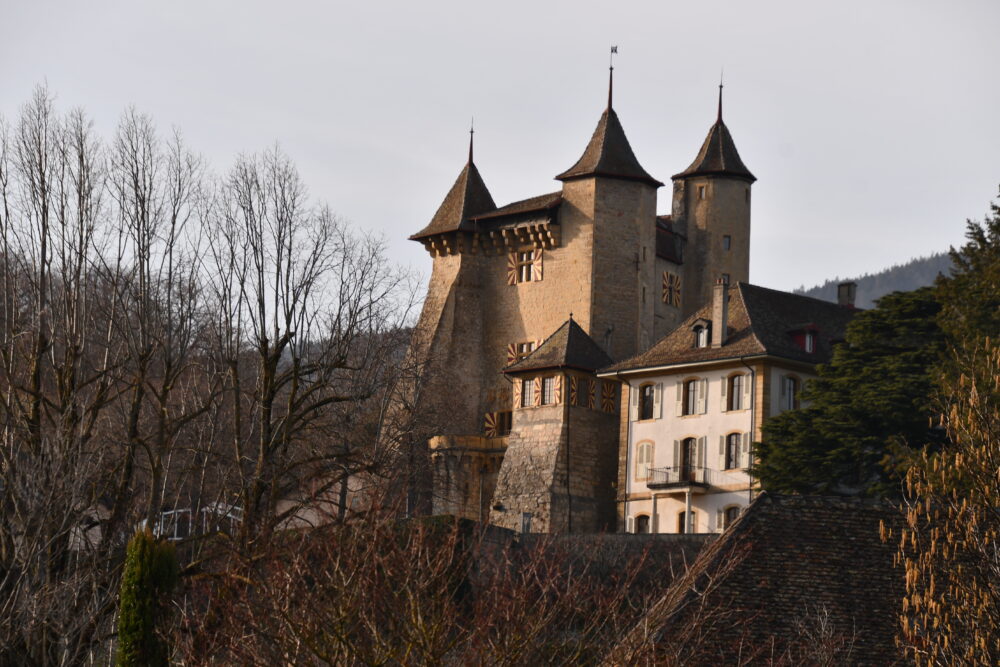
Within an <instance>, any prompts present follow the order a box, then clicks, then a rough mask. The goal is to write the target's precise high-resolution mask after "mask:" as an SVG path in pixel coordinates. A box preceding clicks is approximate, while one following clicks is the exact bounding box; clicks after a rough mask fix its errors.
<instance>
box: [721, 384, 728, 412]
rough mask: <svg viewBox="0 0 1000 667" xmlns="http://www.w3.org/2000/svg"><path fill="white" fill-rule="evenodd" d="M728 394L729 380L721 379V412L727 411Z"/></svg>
mask: <svg viewBox="0 0 1000 667" xmlns="http://www.w3.org/2000/svg"><path fill="white" fill-rule="evenodd" d="M728 392H729V378H722V406H721V409H722V411H723V412H726V411H727V410H728V409H729V403H728V402H727V401H726V396H727V394H728Z"/></svg>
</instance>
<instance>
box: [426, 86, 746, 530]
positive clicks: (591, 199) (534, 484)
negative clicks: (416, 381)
mask: <svg viewBox="0 0 1000 667" xmlns="http://www.w3.org/2000/svg"><path fill="white" fill-rule="evenodd" d="M612 74H613V72H612ZM611 91H612V88H611V82H610V81H609V90H608V105H607V108H606V109H605V111H604V113H603V114H601V117H600V120H599V121H598V123H597V128H596V129H595V131H594V134H593V136H592V137H591V139H590V142H589V143H588V144H587V146H586V148H585V149H584V151H583V155H582V156H581V157H580V159H579V160H578V161H577V162H576V164H574V165H572V166H571V167H570V168H569V169H567V170H565V171H563V172H562V173H560V174H559V175H558V176H556V179H557V180H559V181H560V182H561V188H560V189H559V190H557V191H555V192H551V193H549V194H543V195H540V196H536V197H531V198H528V199H524V200H521V201H517V202H514V203H511V204H507V205H506V206H500V207H498V206H497V205H496V204H495V203H494V201H493V197H492V196H491V195H490V192H489V189H488V188H487V186H486V183H485V182H484V180H483V178H482V176H481V175H480V173H479V170H478V169H477V167H476V165H475V163H474V161H473V147H472V142H471V139H470V145H469V158H468V162H467V163H466V164H465V166H464V168H463V169H462V171H461V173H460V174H459V176H458V179H457V180H456V181H455V184H454V185H453V186H452V188H451V190H450V191H449V192H448V194H447V196H446V197H445V198H444V201H443V202H442V204H441V206H440V207H439V208H438V210H437V212H436V213H435V214H434V216H433V218H432V219H431V221H430V223H429V224H428V225H427V226H426V227H424V228H423V229H422V230H420V231H419V232H417V233H416V234H414V235H413V236H411V237H410V238H411V239H413V240H415V241H418V242H420V243H421V244H423V246H424V247H425V248H426V249H427V251H428V252H429V253H430V255H431V257H432V258H433V270H432V275H431V279H430V284H429V287H428V291H427V296H426V300H425V302H424V306H423V311H422V313H421V315H420V319H419V321H418V324H417V327H416V329H415V332H414V338H413V342H412V344H411V354H413V355H415V356H416V358H417V359H419V360H420V361H421V362H422V363H423V365H424V380H423V384H422V388H421V390H420V393H419V396H418V398H417V399H416V402H415V406H414V409H416V410H418V411H420V412H422V413H424V414H428V415H434V416H435V423H434V426H435V429H434V434H433V436H432V437H430V439H429V441H428V449H429V453H430V456H431V461H432V466H433V477H434V479H433V511H434V512H435V513H447V514H453V515H456V516H462V517H466V518H470V519H476V520H489V521H490V522H491V523H493V524H496V525H500V526H504V527H507V528H513V529H517V530H530V531H532V532H591V531H599V530H614V529H615V528H616V526H618V525H621V521H622V517H623V514H622V509H621V502H620V499H619V498H618V496H619V495H620V494H619V487H620V483H619V481H618V478H619V470H620V468H621V466H622V465H623V463H624V461H623V460H620V459H622V458H623V457H622V453H621V447H620V445H619V443H620V442H628V438H627V436H623V431H624V430H625V429H626V428H627V426H626V425H627V420H623V419H622V410H623V406H624V409H625V410H627V409H628V408H627V405H628V403H627V401H628V400H629V399H628V397H627V395H623V394H627V389H626V390H625V391H624V392H623V390H622V389H623V385H622V384H621V383H620V382H619V381H618V380H617V379H615V378H612V377H607V376H605V377H598V376H597V375H596V371H597V370H599V369H601V368H605V367H608V366H610V365H611V364H613V363H617V362H621V361H623V360H626V359H629V358H631V357H634V356H635V355H637V354H638V353H639V352H641V351H643V350H646V349H647V348H648V347H649V346H650V345H651V344H653V343H654V342H656V341H657V340H659V339H661V338H662V337H663V336H664V335H666V334H667V333H668V332H670V331H672V330H674V329H675V328H676V327H677V326H678V325H679V324H680V323H681V322H682V321H684V320H685V318H687V317H689V316H690V315H691V314H692V313H694V312H695V311H697V309H698V308H699V307H700V306H702V305H703V304H704V303H705V302H707V301H710V300H711V298H712V294H713V286H714V285H715V284H716V283H717V282H718V281H720V280H721V281H723V282H724V283H726V284H733V285H735V284H736V283H741V282H746V281H747V279H748V277H749V257H750V254H749V250H750V205H751V186H752V184H753V183H754V181H755V180H756V179H755V177H754V176H753V174H751V173H750V171H749V170H748V169H747V168H746V166H745V165H744V164H743V162H742V160H741V159H740V156H739V153H738V151H737V149H736V145H735V143H734V141H733V138H732V135H731V134H730V132H729V130H728V128H727V127H726V125H725V123H724V122H723V120H722V87H721V86H720V87H719V106H718V115H717V118H716V120H715V122H714V124H712V126H711V128H710V129H709V131H708V136H707V137H706V138H705V141H704V143H703V144H702V147H701V150H699V151H698V153H697V156H696V157H695V159H694V161H693V162H692V163H691V165H690V166H689V167H688V168H687V169H684V170H683V171H681V172H679V173H678V174H676V175H674V176H673V177H672V183H673V188H672V196H671V212H670V213H669V214H667V215H658V214H657V203H658V202H657V194H658V191H659V188H661V187H662V186H663V183H662V182H660V181H658V180H657V179H656V178H654V177H653V176H651V175H650V174H649V173H648V172H646V170H645V169H643V167H642V166H641V165H640V163H639V161H638V159H637V158H636V156H635V154H634V152H633V150H632V147H631V145H630V144H629V141H628V139H627V138H626V135H625V131H624V129H623V127H622V124H621V122H620V121H619V118H618V115H617V114H616V113H615V110H614V108H613V105H612V92H611ZM626 386H627V385H626ZM616 500H617V501H618V502H616Z"/></svg>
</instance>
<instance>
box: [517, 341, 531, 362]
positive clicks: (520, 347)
mask: <svg viewBox="0 0 1000 667" xmlns="http://www.w3.org/2000/svg"><path fill="white" fill-rule="evenodd" d="M534 351H535V343H534V341H528V342H526V343H518V344H517V359H516V361H521V359H524V358H525V357H526V356H528V355H529V354H531V353H532V352H534Z"/></svg>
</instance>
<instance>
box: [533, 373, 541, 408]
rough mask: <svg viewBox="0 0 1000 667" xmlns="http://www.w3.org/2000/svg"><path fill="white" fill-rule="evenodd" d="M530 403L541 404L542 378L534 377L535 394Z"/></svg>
mask: <svg viewBox="0 0 1000 667" xmlns="http://www.w3.org/2000/svg"><path fill="white" fill-rule="evenodd" d="M534 399H535V400H534V401H533V402H532V405H535V406H539V405H541V404H542V378H535V396H534Z"/></svg>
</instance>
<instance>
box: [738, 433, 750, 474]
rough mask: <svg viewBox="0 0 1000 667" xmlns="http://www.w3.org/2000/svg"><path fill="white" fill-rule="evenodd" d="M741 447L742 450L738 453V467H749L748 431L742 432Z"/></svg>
mask: <svg viewBox="0 0 1000 667" xmlns="http://www.w3.org/2000/svg"><path fill="white" fill-rule="evenodd" d="M741 449H742V450H743V451H742V452H741V453H740V467H742V468H749V467H750V434H749V433H744V434H743V447H741Z"/></svg>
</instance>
